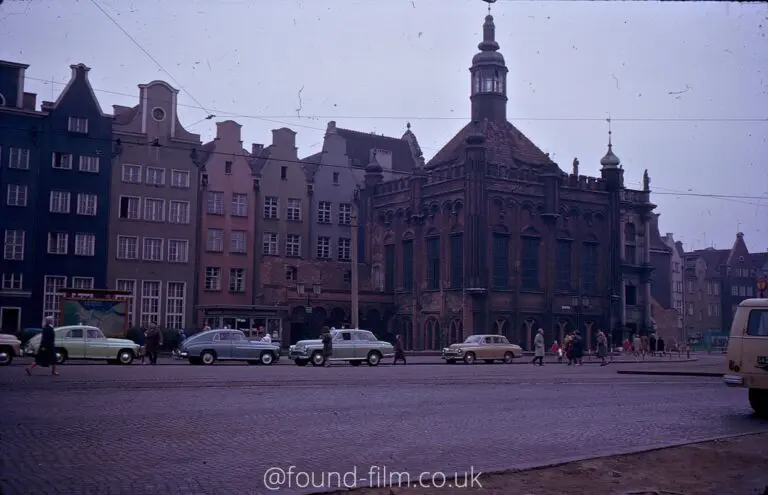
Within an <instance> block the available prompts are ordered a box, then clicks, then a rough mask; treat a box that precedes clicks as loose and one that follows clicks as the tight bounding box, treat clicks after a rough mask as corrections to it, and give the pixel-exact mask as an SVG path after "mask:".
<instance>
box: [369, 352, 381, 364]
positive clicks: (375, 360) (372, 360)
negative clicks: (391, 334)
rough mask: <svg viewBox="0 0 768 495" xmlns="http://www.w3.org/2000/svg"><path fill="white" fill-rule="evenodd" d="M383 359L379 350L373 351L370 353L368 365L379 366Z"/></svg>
mask: <svg viewBox="0 0 768 495" xmlns="http://www.w3.org/2000/svg"><path fill="white" fill-rule="evenodd" d="M380 361H381V354H379V353H378V352H377V351H371V352H369V353H368V366H378V365H379V362H380Z"/></svg>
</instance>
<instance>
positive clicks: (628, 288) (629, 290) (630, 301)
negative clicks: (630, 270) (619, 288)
mask: <svg viewBox="0 0 768 495" xmlns="http://www.w3.org/2000/svg"><path fill="white" fill-rule="evenodd" d="M624 304H626V305H627V306H636V305H637V287H635V286H634V285H630V284H627V285H625V286H624Z"/></svg>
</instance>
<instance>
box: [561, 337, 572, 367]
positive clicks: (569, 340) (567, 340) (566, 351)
mask: <svg viewBox="0 0 768 495" xmlns="http://www.w3.org/2000/svg"><path fill="white" fill-rule="evenodd" d="M563 347H564V348H565V349H564V354H565V357H566V359H568V366H570V365H572V364H573V334H572V333H569V334H568V335H566V337H565V342H564V344H563Z"/></svg>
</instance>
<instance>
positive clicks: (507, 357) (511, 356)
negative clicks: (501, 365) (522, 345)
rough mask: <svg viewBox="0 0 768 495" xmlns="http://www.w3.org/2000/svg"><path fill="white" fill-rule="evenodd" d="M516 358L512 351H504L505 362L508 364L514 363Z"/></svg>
mask: <svg viewBox="0 0 768 495" xmlns="http://www.w3.org/2000/svg"><path fill="white" fill-rule="evenodd" d="M514 360H515V355H514V354H512V353H511V352H505V353H504V362H505V363H506V364H512V361H514Z"/></svg>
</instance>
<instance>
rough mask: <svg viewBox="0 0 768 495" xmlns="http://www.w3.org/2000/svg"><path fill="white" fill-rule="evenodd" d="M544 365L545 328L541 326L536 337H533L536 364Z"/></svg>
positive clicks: (534, 363)
mask: <svg viewBox="0 0 768 495" xmlns="http://www.w3.org/2000/svg"><path fill="white" fill-rule="evenodd" d="M537 363H538V365H539V366H544V329H542V328H539V331H538V332H537V333H536V337H535V338H534V339H533V361H531V364H533V365H534V366H535V365H536V364H537Z"/></svg>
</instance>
